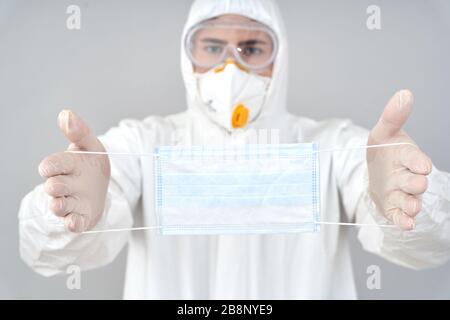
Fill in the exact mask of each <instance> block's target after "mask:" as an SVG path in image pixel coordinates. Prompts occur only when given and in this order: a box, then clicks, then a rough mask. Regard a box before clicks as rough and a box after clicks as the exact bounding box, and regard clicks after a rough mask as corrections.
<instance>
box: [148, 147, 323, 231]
mask: <svg viewBox="0 0 450 320" xmlns="http://www.w3.org/2000/svg"><path fill="white" fill-rule="evenodd" d="M154 161H155V206H156V213H157V218H158V225H159V228H160V231H161V233H162V234H180V235H181V234H199V235H200V234H242V233H245V234H252V233H254V234H262V233H287V232H316V231H319V225H318V224H316V223H315V222H317V221H319V220H320V217H319V203H320V199H319V166H318V153H317V145H316V144H282V145H227V146H221V147H212V146H194V147H171V146H167V147H158V148H156V149H155V156H154Z"/></svg>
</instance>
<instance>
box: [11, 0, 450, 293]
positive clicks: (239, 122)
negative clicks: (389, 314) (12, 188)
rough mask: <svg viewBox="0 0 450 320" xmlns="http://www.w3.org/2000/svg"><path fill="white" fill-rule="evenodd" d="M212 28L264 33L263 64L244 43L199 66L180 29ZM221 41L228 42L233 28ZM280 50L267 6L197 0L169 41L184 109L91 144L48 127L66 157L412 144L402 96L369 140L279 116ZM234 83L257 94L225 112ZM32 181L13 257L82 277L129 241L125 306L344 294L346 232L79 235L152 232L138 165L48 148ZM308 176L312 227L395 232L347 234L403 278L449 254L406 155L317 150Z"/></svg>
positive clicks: (425, 165) (277, 24) (440, 205)
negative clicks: (316, 207) (257, 135)
mask: <svg viewBox="0 0 450 320" xmlns="http://www.w3.org/2000/svg"><path fill="white" fill-rule="evenodd" d="M214 25H221V26H227V25H230V26H232V28H231V29H230V30H236V29H239V28H240V27H241V26H249V25H250V26H252V27H250V30H253V31H254V30H264V32H263V33H262V34H263V37H266V38H264V39H262V40H261V39H258V41H259V43H258V44H261V45H267V43H269V46H268V47H267V48H266V49H268V50H270V52H272V53H274V54H273V57H266V59H264V61H262V62H253V61H249V60H246V54H249V55H253V54H261V52H263V51H264V48H263V49H262V50H259V49H261V48H259V49H258V47H257V46H256V45H255V41H253V40H254V39H250V40H252V41H253V42H252V41H250V42H249V41H247V42H246V43H245V46H247V47H245V48H243V47H244V45H242V44H235V43H231V41H230V43H225V45H224V43H222V42H223V41H222V40H223V39H222V40H220V41H218V40H217V38H214V39H207V40H205V39H204V38H203V40H202V41H203V42H205V43H206V42H208V44H209V45H211V43H212V44H214V45H216V46H215V47H214V46H208V51H207V53H217V52H218V51H217V50H219V51H220V50H222V51H221V52H220V53H221V55H220V58H218V60H217V61H214V62H211V63H210V62H208V61H205V57H202V56H201V54H200V56H197V55H196V53H195V51H194V50H191V49H192V47H190V42H189V41H196V39H199V37H196V36H194V37H193V39H191V38H189V37H190V36H192V34H193V32H194V31H193V30H195V31H198V30H200V29H201V31H200V32H202V31H204V32H209V31H211V29H210V28H209V27H211V26H213V27H214ZM199 26H200V27H199ZM255 26H256V27H255ZM254 27H255V28H254ZM202 28H204V29H202ZM205 30H206V31H205ZM253 31H250V33H251V32H253ZM222 34H223V36H224V37H225V38H226V37H228V36H231V37H232V35H233V32H230V31H229V30H228V32H227V31H226V30H225V32H222ZM197 36H198V34H197ZM255 37H256V36H255ZM188 38H189V39H188ZM244 40H245V39H244ZM258 41H256V42H258ZM244 42H245V41H244ZM252 45H253V46H252ZM217 46H219V48H218V47H217ZM220 46H222V47H220ZM224 48H225V51H226V54H222V53H223V50H224ZM244 49H245V50H244ZM287 51H288V48H287V39H286V32H285V29H284V25H283V21H282V19H281V16H280V13H279V10H278V8H277V6H276V4H275V3H273V2H272V1H270V0H198V1H195V2H194V4H193V6H192V8H191V11H190V14H189V17H188V20H187V23H186V26H185V28H184V32H183V38H182V50H181V66H182V72H183V78H184V82H185V85H186V90H187V104H188V108H187V110H186V111H185V112H182V113H180V114H175V115H171V116H168V117H157V116H150V117H148V118H146V119H144V120H143V121H137V120H124V121H122V122H121V123H120V124H119V126H118V127H115V128H112V129H111V130H109V131H108V132H107V133H106V134H105V135H103V136H101V137H99V138H97V137H95V136H94V135H93V133H92V131H90V129H89V128H88V127H87V125H86V124H85V122H83V120H81V119H80V118H79V117H78V116H77V115H76V114H75V113H73V112H71V111H63V112H61V114H60V115H59V118H58V124H59V127H60V128H61V130H62V132H63V133H64V134H65V136H66V137H67V139H68V140H69V141H70V142H71V144H70V146H69V149H70V150H84V151H92V152H102V151H107V152H129V153H145V152H151V151H152V150H153V147H155V146H160V145H176V146H190V145H213V144H217V143H224V144H228V143H231V142H233V143H236V141H238V142H240V143H253V141H252V139H253V135H252V133H253V132H255V130H256V131H258V130H269V131H273V132H277V133H278V134H279V137H278V139H279V141H278V142H279V143H283V144H284V143H301V142H311V141H313V142H317V143H319V145H320V147H321V149H333V148H337V149H340V148H347V147H352V146H359V145H366V144H369V145H375V144H388V143H394V142H408V143H409V142H410V143H413V141H412V140H411V139H410V138H409V137H408V136H407V135H406V133H404V132H403V131H402V126H403V124H404V123H405V122H406V120H407V118H408V116H409V114H410V112H411V107H412V103H413V98H412V94H411V93H410V92H409V91H407V90H402V91H399V92H398V93H396V94H395V95H394V97H393V98H391V100H390V101H389V102H388V104H387V106H386V108H385V110H384V112H383V113H382V115H381V118H380V120H379V121H378V123H377V124H376V126H375V127H374V128H373V129H372V131H370V132H369V131H366V130H365V129H362V128H360V127H357V126H355V125H353V124H352V123H351V122H350V121H348V120H338V119H333V120H328V121H321V122H317V121H314V120H311V119H307V118H302V117H298V116H294V115H292V114H290V113H288V112H287V110H286V95H287V91H286V89H287V77H288V52H287ZM219 60H220V61H219ZM218 62H220V63H219V64H218ZM214 64H215V65H214ZM213 65H214V66H213ZM227 81H228V82H227ZM239 81H241V83H245V84H246V85H247V89H248V90H250V91H251V93H253V94H254V95H255V96H256V98H255V99H253V100H252V99H250V100H251V101H250V100H249V102H248V103H247V104H244V105H240V106H235V105H233V103H234V102H235V101H234V100H233V99H234V98H233V95H234V94H235V92H234V90H238V89H236V86H238V84H239V83H240V82H239ZM249 83H251V85H248V84H249ZM249 94H250V93H249ZM380 113H381V110H380ZM39 172H40V174H41V175H42V176H43V177H45V178H46V179H47V180H46V182H45V184H43V185H39V186H37V187H36V188H35V189H34V190H33V191H32V192H30V193H29V194H28V195H27V196H26V197H25V198H24V199H23V201H22V203H21V208H20V212H19V228H20V252H21V256H22V258H23V260H24V261H25V262H26V263H27V264H28V265H29V266H30V267H31V268H32V269H34V270H35V271H36V272H38V273H39V274H41V275H44V276H52V275H56V274H61V273H65V272H66V269H67V267H68V266H69V265H73V264H75V265H78V266H80V267H81V268H82V269H83V270H88V269H92V268H97V267H101V266H104V265H106V264H108V263H110V262H111V261H113V260H114V258H115V257H116V256H117V255H118V253H119V252H120V251H121V250H122V249H123V248H124V246H125V245H126V244H128V260H127V270H126V279H125V289H124V297H125V298H128V299H130V298H147V299H164V298H173V299H179V298H194V299H197V298H199V299H216V298H225V299H230V298H231V299H247V298H248V299H270V298H276V299H283V298H286V299H291V298H313V299H316V298H331V299H337V298H344V299H347V298H350V299H352V298H356V290H355V284H354V276H353V271H352V264H351V258H350V252H349V228H348V227H345V226H335V225H328V226H327V225H325V226H322V228H321V232H319V233H296V234H292V233H291V234H270V235H269V234H259V235H181V236H162V235H160V234H159V233H158V232H157V231H156V230H150V231H137V232H131V231H123V232H111V233H96V234H81V233H80V232H81V231H85V230H104V229H114V228H130V227H132V226H136V227H139V226H154V225H157V221H156V218H155V213H154V203H153V202H154V190H153V173H154V168H153V161H151V158H145V157H112V156H110V157H108V156H107V155H76V154H70V153H64V152H60V153H56V154H53V155H51V156H49V157H47V158H46V159H44V160H43V161H42V163H41V164H40V166H39ZM320 175H321V184H320V185H321V187H320V188H321V190H320V194H321V215H322V219H323V220H324V221H335V222H354V223H363V224H364V223H367V224H387V223H393V224H395V225H396V226H397V227H395V228H381V227H373V226H363V227H361V228H360V229H359V234H358V238H359V240H360V241H361V243H362V245H363V247H364V248H365V249H366V250H368V251H370V252H373V253H375V254H378V255H380V256H382V257H384V258H386V259H388V260H389V261H392V262H394V263H397V264H399V265H402V266H405V267H409V268H413V269H422V268H427V267H433V266H438V265H441V264H443V263H445V262H446V261H447V260H448V258H449V257H450V182H449V181H450V179H449V175H448V174H447V173H444V172H439V171H438V170H437V169H436V168H434V167H433V166H432V164H431V161H430V159H429V158H428V157H427V156H426V155H425V154H423V153H422V152H421V151H420V150H419V148H418V147H416V146H413V145H402V146H399V147H395V148H379V149H370V151H368V152H367V157H366V152H359V153H352V152H330V153H324V154H323V155H321V157H320ZM61 219H62V220H63V221H64V224H65V226H61V224H60V223H59V222H60V221H61ZM411 230H412V231H411Z"/></svg>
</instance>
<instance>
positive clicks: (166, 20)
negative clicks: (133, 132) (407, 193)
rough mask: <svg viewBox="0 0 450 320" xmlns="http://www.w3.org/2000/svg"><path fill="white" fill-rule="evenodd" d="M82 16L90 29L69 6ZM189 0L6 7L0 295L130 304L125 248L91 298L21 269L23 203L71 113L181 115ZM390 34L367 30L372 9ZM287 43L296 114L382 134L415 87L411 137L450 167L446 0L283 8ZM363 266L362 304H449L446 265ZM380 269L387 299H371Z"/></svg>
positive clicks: (96, 121)
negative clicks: (370, 276)
mask: <svg viewBox="0 0 450 320" xmlns="http://www.w3.org/2000/svg"><path fill="white" fill-rule="evenodd" d="M70 4H77V5H79V6H80V7H81V10H82V28H81V30H80V31H69V30H67V29H66V18H67V14H66V13H65V11H66V8H67V6H68V5H70ZM189 4H190V1H179V0H177V1H175V0H171V1H160V2H158V3H157V2H156V1H137V0H133V1H125V0H120V1H119V0H114V1H111V0H108V1H105V0H104V1H101V0H96V1H94V0H90V1H79V0H71V1H65V0H53V1H32V0H29V1H23V0H0V133H1V139H0V143H1V145H0V147H1V149H0V150H2V157H1V159H2V160H1V163H2V165H1V166H0V174H1V182H2V183H1V185H0V195H1V201H0V208H1V210H0V213H1V224H0V226H1V229H2V230H1V231H0V253H1V255H0V259H1V260H0V261H1V262H0V298H68V299H78V298H105V299H109V298H121V296H122V287H123V278H124V277H123V274H124V269H125V254H124V253H125V252H122V254H121V256H120V257H119V258H118V259H117V260H116V261H115V262H114V263H113V264H111V265H109V266H108V267H106V268H103V269H101V270H95V271H90V272H85V273H83V277H82V289H81V290H78V291H76V290H74V291H69V290H67V289H66V286H65V281H66V278H65V277H55V278H50V279H47V278H43V277H41V276H38V275H36V274H35V273H33V272H32V271H31V270H29V269H28V267H27V266H26V265H25V264H24V263H23V262H22V261H21V260H20V258H19V254H18V232H17V211H18V207H19V202H20V199H21V198H22V197H23V196H24V195H25V194H26V193H27V192H29V191H30V190H31V188H32V187H33V186H34V185H36V184H38V183H40V182H41V179H40V178H39V176H38V174H37V170H36V168H37V165H38V163H39V161H40V160H41V159H42V158H43V157H45V156H46V155H47V154H49V153H53V152H55V151H59V150H62V149H63V148H65V146H66V142H65V141H64V139H63V137H62V136H61V134H59V132H58V129H57V127H56V115H57V114H58V112H59V110H61V109H62V108H63V107H71V108H73V109H74V110H75V111H76V112H78V113H79V114H81V115H82V116H83V117H84V118H85V119H87V120H88V121H89V123H90V124H91V126H92V127H93V128H94V129H95V131H96V132H98V133H102V132H104V131H106V130H107V129H108V128H109V127H111V126H113V125H115V124H116V123H117V122H118V121H119V120H120V119H122V118H125V117H133V118H142V117H144V116H147V115H149V114H160V115H166V114H170V113H173V112H178V111H181V110H183V109H184V108H185V103H184V87H183V83H182V80H181V73H180V68H179V51H180V48H179V44H180V34H181V30H182V27H183V24H184V21H185V18H186V14H187V12H188V8H189ZM370 4H377V5H379V6H380V7H381V10H382V30H381V31H369V30H368V29H367V28H366V17H367V16H366V8H367V6H368V5H370ZM280 6H281V9H282V11H283V13H284V17H285V20H286V24H287V27H288V33H289V36H290V41H291V42H290V43H291V49H290V50H291V51H290V54H291V73H290V95H289V109H290V110H291V111H292V112H294V113H297V114H301V115H304V116H309V117H313V118H317V119H323V118H328V117H346V118H351V119H353V120H354V122H356V123H358V124H360V125H362V126H366V127H368V128H369V127H372V126H373V124H374V123H375V121H376V120H377V118H378V116H379V114H380V112H381V111H382V108H383V106H384V104H385V102H386V101H387V99H388V98H389V97H390V96H391V94H392V93H393V92H394V91H396V90H397V89H400V88H404V87H407V88H410V89H411V90H412V91H413V92H414V93H415V96H416V109H415V113H414V115H413V117H412V118H411V120H410V121H409V124H408V127H407V129H408V132H409V133H410V134H411V135H412V136H413V138H414V139H415V140H416V141H417V142H418V143H419V144H420V146H421V147H422V148H423V149H424V150H425V151H426V152H428V153H429V154H430V155H431V157H432V159H433V160H434V162H435V165H436V166H437V167H438V168H440V169H443V170H446V171H450V152H449V151H448V141H449V127H448V125H449V121H448V118H449V116H450V108H449V107H450V106H449V103H448V101H449V100H448V94H449V92H450V90H449V89H450V72H449V71H450V60H449V57H450V41H449V38H450V37H449V36H450V2H449V1H448V0H434V1H425V0H418V1H412V0H409V1H407V0H402V1H399V0H396V1H393V0H391V1H387V0H386V1H383V0H372V1H365V0H353V1H350V0H346V1H335V0H329V1H324V0H321V1H308V2H306V1H293V0H292V1H287V0H286V1H280ZM352 241H353V243H354V244H353V245H352V247H353V260H354V266H355V274H356V278H357V285H358V291H359V296H360V297H361V298H447V299H448V298H450V265H449V264H447V265H446V266H443V267H441V268H437V269H432V270H426V271H420V272H415V271H410V270H407V269H403V268H400V267H397V266H394V265H392V264H390V263H388V262H385V261H383V260H381V259H379V258H378V257H375V256H373V255H371V254H368V253H365V252H363V251H362V250H361V247H360V245H359V243H358V242H357V241H356V238H353V239H352ZM371 264H377V265H379V266H380V267H381V271H382V290H378V291H376V290H375V291H369V290H368V289H366V286H365V283H366V277H367V275H366V273H365V271H366V268H367V266H368V265H371Z"/></svg>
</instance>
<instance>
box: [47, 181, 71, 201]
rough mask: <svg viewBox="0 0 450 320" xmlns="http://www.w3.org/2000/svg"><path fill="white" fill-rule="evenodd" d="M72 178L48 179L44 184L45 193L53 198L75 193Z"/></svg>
mask: <svg viewBox="0 0 450 320" xmlns="http://www.w3.org/2000/svg"><path fill="white" fill-rule="evenodd" d="M72 181H73V180H72V178H71V177H69V176H56V177H51V178H48V179H47V181H45V184H44V190H45V192H46V193H47V194H48V195H50V196H52V197H55V198H57V197H64V196H69V195H71V194H72V193H73V190H72V187H71V185H72Z"/></svg>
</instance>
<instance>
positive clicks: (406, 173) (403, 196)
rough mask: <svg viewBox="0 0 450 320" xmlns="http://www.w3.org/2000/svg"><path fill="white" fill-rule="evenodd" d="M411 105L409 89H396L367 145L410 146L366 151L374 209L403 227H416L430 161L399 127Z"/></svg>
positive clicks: (405, 228) (404, 120)
mask: <svg viewBox="0 0 450 320" xmlns="http://www.w3.org/2000/svg"><path fill="white" fill-rule="evenodd" d="M412 105H413V95H412V93H411V92H410V91H408V90H402V91H399V92H397V93H396V94H395V95H394V96H393V97H392V98H391V100H390V101H389V102H388V104H387V106H386V108H385V109H384V112H383V114H382V115H381V118H380V120H379V121H378V123H377V124H376V125H375V127H374V128H373V129H372V131H371V132H370V135H369V140H368V145H376V144H388V143H410V144H411V145H402V146H393V147H392V146H391V147H382V148H373V149H370V148H369V149H368V150H367V164H368V169H369V192H370V196H371V198H372V200H373V201H374V203H375V205H376V206H377V209H378V210H379V211H381V213H383V214H384V215H385V217H386V218H387V219H389V220H390V221H392V222H394V224H396V225H398V226H399V227H400V228H402V229H404V230H412V229H414V227H415V216H416V215H417V214H418V213H419V212H420V210H421V206H422V199H421V195H422V194H423V193H424V192H425V191H426V190H427V183H428V182H427V177H426V176H427V175H428V174H430V173H431V170H432V162H431V160H430V158H428V157H427V156H426V155H425V154H424V153H423V152H422V151H420V149H419V148H418V147H417V146H416V144H415V143H414V141H413V140H412V139H411V138H410V137H409V136H408V135H407V134H406V133H405V132H404V131H403V130H402V127H403V125H404V124H405V122H406V120H407V119H408V117H409V115H410V113H411V110H412Z"/></svg>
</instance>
